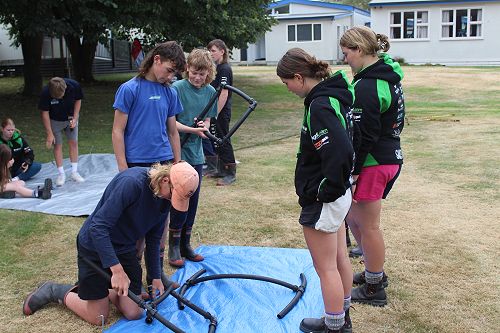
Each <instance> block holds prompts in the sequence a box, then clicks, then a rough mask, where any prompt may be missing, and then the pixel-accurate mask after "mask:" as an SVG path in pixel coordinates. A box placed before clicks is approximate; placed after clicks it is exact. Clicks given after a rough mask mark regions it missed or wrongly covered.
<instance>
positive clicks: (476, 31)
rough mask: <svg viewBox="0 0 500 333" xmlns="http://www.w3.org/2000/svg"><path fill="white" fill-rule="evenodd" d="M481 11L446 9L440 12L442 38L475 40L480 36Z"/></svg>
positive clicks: (481, 24)
mask: <svg viewBox="0 0 500 333" xmlns="http://www.w3.org/2000/svg"><path fill="white" fill-rule="evenodd" d="M482 20H483V10H482V9H471V8H468V9H449V10H448V9H447V10H443V11H442V12H441V37H442V38H475V37H481V36H482V26H483V21H482Z"/></svg>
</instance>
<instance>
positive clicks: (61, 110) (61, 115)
mask: <svg viewBox="0 0 500 333" xmlns="http://www.w3.org/2000/svg"><path fill="white" fill-rule="evenodd" d="M64 81H65V82H66V91H65V92H64V96H63V98H61V99H57V98H52V97H51V96H50V92H49V86H48V85H47V86H45V87H43V89H42V93H41V94H40V100H39V101H38V109H39V110H42V111H48V112H49V118H50V119H52V120H57V121H67V120H68V116H73V114H74V112H75V102H76V101H78V100H80V99H83V91H82V87H81V86H80V84H79V83H78V82H76V81H75V80H71V79H64Z"/></svg>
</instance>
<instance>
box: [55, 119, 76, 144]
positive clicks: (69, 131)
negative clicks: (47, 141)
mask: <svg viewBox="0 0 500 333" xmlns="http://www.w3.org/2000/svg"><path fill="white" fill-rule="evenodd" d="M50 127H51V128H52V133H54V137H55V139H56V145H61V144H62V132H64V133H65V134H66V138H67V139H68V140H73V141H78V123H76V126H75V128H69V120H66V121H58V120H52V119H50Z"/></svg>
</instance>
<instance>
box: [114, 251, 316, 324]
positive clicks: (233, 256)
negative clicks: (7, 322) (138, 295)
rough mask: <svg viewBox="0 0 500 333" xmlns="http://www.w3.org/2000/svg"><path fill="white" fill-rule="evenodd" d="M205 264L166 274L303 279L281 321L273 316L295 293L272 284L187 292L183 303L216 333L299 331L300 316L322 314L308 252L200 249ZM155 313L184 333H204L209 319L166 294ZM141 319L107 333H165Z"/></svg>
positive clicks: (227, 284)
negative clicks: (212, 323)
mask: <svg viewBox="0 0 500 333" xmlns="http://www.w3.org/2000/svg"><path fill="white" fill-rule="evenodd" d="M197 251H198V252H200V253H201V254H202V255H203V256H204V257H205V260H204V261H202V262H199V263H193V262H187V263H186V266H185V267H184V268H182V269H179V270H177V272H176V273H175V274H174V275H173V276H172V278H173V279H174V280H175V281H178V282H180V283H183V282H185V281H186V280H187V279H188V278H189V277H191V276H192V275H193V274H194V273H196V272H198V271H199V270H200V269H202V268H204V269H206V271H207V272H206V273H205V274H203V275H202V276H207V275H213V274H252V275H261V276H266V277H271V278H275V279H279V280H282V281H285V282H288V283H290V284H293V285H297V286H299V285H300V283H301V281H300V273H304V274H305V276H306V279H307V288H306V291H305V293H304V295H303V296H302V298H301V300H300V301H299V302H298V303H297V305H296V306H295V307H294V308H293V309H292V310H291V311H290V312H289V313H288V314H287V315H286V316H285V317H284V318H283V319H278V318H277V314H278V313H279V312H280V311H281V310H283V308H284V307H285V306H286V305H287V304H288V303H289V302H290V301H291V300H292V298H293V297H294V295H295V292H294V291H292V290H291V289H288V288H285V287H282V286H280V285H277V284H273V283H269V282H264V281H255V280H246V279H245V280H244V279H223V280H213V281H206V282H202V283H200V284H197V285H195V286H193V287H191V288H189V289H188V291H187V293H186V295H185V296H186V297H187V299H189V300H190V301H191V302H193V303H194V304H196V305H198V306H199V307H201V308H202V309H203V310H205V311H207V312H209V313H211V314H212V315H213V316H215V317H216V318H217V321H218V325H217V330H216V332H217V333H251V332H256V333H257V332H258V333H280V332H282V333H285V332H286V333H290V332H300V330H299V328H298V327H299V323H300V321H301V320H302V318H304V317H319V316H321V315H322V314H323V301H322V298H321V290H320V284H319V278H318V276H317V274H316V272H315V270H314V267H313V265H312V260H311V257H310V255H309V251H307V250H305V249H284V248H267V247H266V248H264V247H241V246H201V247H199V248H198V249H197ZM158 310H159V312H160V314H161V315H162V316H164V317H165V318H166V319H167V320H169V321H171V322H172V323H173V324H174V325H176V326H177V327H179V328H180V329H182V330H184V331H185V332H189V333H192V332H205V333H206V332H208V324H209V321H208V320H206V319H205V318H203V317H202V316H201V315H199V314H197V313H196V312H194V311H193V310H191V309H189V308H188V307H186V308H185V309H184V310H179V309H178V307H177V301H176V300H175V299H174V298H173V297H172V296H169V297H168V298H167V299H165V301H163V302H162V303H161V304H160V306H159V307H158ZM145 317H146V316H145V315H144V316H143V318H142V319H139V320H134V321H128V320H126V319H120V320H119V321H118V322H117V323H115V324H114V325H113V326H111V327H110V328H109V329H108V330H107V331H106V332H107V333H117V332H118V333H121V332H127V333H128V332H147V333H154V332H169V331H170V330H169V329H167V328H166V327H165V326H163V325H162V324H161V323H160V322H159V321H157V320H154V321H153V323H152V324H149V325H148V324H146V323H145V321H144V318H145Z"/></svg>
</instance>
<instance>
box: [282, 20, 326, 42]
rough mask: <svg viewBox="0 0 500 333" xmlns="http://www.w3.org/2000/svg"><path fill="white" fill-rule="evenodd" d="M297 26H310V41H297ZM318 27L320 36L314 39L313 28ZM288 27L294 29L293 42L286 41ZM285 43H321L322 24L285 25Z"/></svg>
mask: <svg viewBox="0 0 500 333" xmlns="http://www.w3.org/2000/svg"><path fill="white" fill-rule="evenodd" d="M298 25H310V26H311V36H310V37H311V39H310V40H298V34H297V26H298ZM316 25H319V34H320V39H314V26H316ZM290 27H293V29H294V37H295V39H294V40H289V39H288V34H289V29H290ZM285 35H286V42H287V43H317V42H321V41H323V23H321V22H319V23H292V24H287V25H286V33H285Z"/></svg>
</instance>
